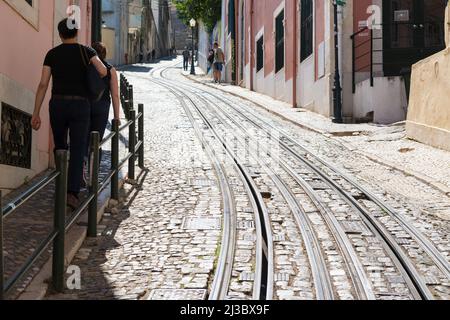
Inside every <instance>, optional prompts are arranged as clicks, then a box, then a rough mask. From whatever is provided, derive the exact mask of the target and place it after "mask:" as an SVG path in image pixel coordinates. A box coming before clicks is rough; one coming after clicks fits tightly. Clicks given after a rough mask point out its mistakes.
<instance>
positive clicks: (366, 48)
mask: <svg viewBox="0 0 450 320" xmlns="http://www.w3.org/2000/svg"><path fill="white" fill-rule="evenodd" d="M366 31H368V32H369V34H368V39H366V40H364V41H361V42H359V43H357V40H356V39H357V37H358V36H361V35H362V33H363V32H366ZM350 38H351V39H352V90H353V93H355V92H356V73H358V72H363V71H364V70H367V69H368V71H366V72H368V73H369V76H368V78H369V79H370V86H371V87H373V85H374V72H373V70H374V66H375V65H382V63H376V62H374V53H375V52H382V51H383V50H375V49H374V40H382V39H383V38H382V37H380V38H374V35H373V29H369V28H368V27H365V28H362V29H361V30H359V31H358V32H355V33H354V34H352V35H351V36H350ZM365 57H368V60H369V61H368V63H367V64H363V65H361V64H359V63H358V61H360V60H362V59H363V58H365ZM366 79H367V78H366ZM364 80H365V79H364Z"/></svg>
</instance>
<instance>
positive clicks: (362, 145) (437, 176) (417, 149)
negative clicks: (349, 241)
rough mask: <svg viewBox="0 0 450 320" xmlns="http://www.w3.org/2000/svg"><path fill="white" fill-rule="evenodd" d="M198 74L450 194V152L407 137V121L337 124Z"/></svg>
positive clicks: (203, 80) (204, 81)
mask: <svg viewBox="0 0 450 320" xmlns="http://www.w3.org/2000/svg"><path fill="white" fill-rule="evenodd" d="M196 73H197V75H196V76H192V75H190V74H189V72H183V75H184V76H186V77H187V78H189V79H191V80H193V81H196V82H197V83H201V84H204V85H207V86H210V87H212V88H215V89H218V90H221V91H223V92H226V93H229V94H231V95H233V96H235V97H239V98H242V99H244V100H247V101H249V102H252V103H253V104H254V105H255V106H257V107H260V108H262V109H264V110H266V111H268V112H270V113H272V114H274V115H276V116H278V117H281V118H282V119H284V120H286V121H289V122H290V123H293V124H294V125H297V126H299V127H301V128H303V129H307V130H310V131H313V132H316V133H318V134H321V135H324V136H326V137H328V138H330V139H332V140H333V141H336V142H337V143H339V144H341V145H343V146H344V147H345V148H347V149H348V150H350V151H352V152H354V153H357V154H360V155H363V156H365V157H366V158H369V159H370V160H372V161H374V162H377V163H379V164H382V165H384V166H387V167H390V168H392V169H395V170H398V171H400V172H403V173H404V174H406V175H410V176H414V177H416V178H417V179H419V180H420V181H422V182H425V183H427V184H429V185H431V186H433V187H434V188H436V189H438V190H440V191H442V192H444V193H446V194H447V195H449V196H450V152H447V151H443V150H440V149H436V148H433V147H430V146H427V145H424V144H421V143H418V142H416V141H413V140H410V139H408V138H407V137H406V131H405V124H404V123H397V124H394V125H390V126H385V125H377V124H370V123H367V124H336V123H333V122H332V121H331V119H329V118H326V117H324V116H322V115H319V114H317V113H314V112H311V111H309V110H306V109H303V108H292V106H291V105H290V104H288V103H285V102H282V101H278V100H275V99H273V98H271V97H269V96H266V95H263V94H261V93H257V92H253V91H250V90H248V89H246V88H242V87H239V86H233V85H230V84H220V85H218V84H214V83H213V82H212V79H211V78H210V77H209V76H206V75H205V73H204V72H203V71H202V70H201V69H200V68H198V67H197V68H196Z"/></svg>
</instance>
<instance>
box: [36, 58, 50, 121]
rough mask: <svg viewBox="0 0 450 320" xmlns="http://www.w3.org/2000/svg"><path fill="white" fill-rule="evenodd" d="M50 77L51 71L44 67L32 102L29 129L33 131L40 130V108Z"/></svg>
mask: <svg viewBox="0 0 450 320" xmlns="http://www.w3.org/2000/svg"><path fill="white" fill-rule="evenodd" d="M51 77H52V69H51V68H50V67H49V66H44V67H43V68H42V75H41V81H40V82H39V86H38V88H37V91H36V99H35V102H34V112H33V117H32V118H31V127H32V128H33V129H34V130H39V129H40V128H41V117H40V115H39V114H40V113H41V108H42V103H43V102H44V98H45V94H46V93H47V89H48V85H49V83H50V78H51Z"/></svg>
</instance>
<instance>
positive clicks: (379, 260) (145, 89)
mask: <svg viewBox="0 0 450 320" xmlns="http://www.w3.org/2000/svg"><path fill="white" fill-rule="evenodd" d="M176 62H177V61H163V62H161V63H160V64H158V65H139V66H134V67H130V68H128V69H126V70H125V72H126V76H127V77H128V79H129V80H130V82H131V83H132V84H133V85H134V94H135V102H136V103H144V104H145V106H146V109H145V121H146V136H145V148H146V150H145V151H146V153H145V154H146V161H145V165H146V168H147V171H145V172H143V173H142V175H141V177H140V179H138V181H137V183H136V184H128V185H126V186H125V189H124V190H123V191H122V195H121V197H122V201H121V203H120V204H119V205H118V206H115V205H112V206H111V207H110V209H109V212H108V213H107V214H106V215H105V217H104V219H103V220H102V222H101V227H100V228H99V237H98V238H97V239H88V240H87V241H86V242H85V243H84V245H83V247H82V249H81V250H80V251H79V253H78V254H77V256H76V257H75V260H74V261H73V262H72V265H76V266H79V267H80V269H81V290H66V292H64V293H63V294H52V293H50V294H49V295H48V297H47V298H48V299H183V298H187V299H205V298H207V297H208V293H209V292H208V291H209V290H208V289H209V288H210V286H211V283H212V281H213V279H214V276H215V269H216V267H217V258H218V255H219V253H220V249H221V245H223V243H221V241H222V240H221V239H222V231H221V229H222V227H223V222H222V223H221V221H224V220H223V219H224V214H223V198H222V196H223V190H221V187H220V181H219V180H218V178H217V172H215V170H214V168H213V165H212V164H211V161H210V159H209V158H208V157H207V155H206V152H205V147H206V146H205V145H202V143H201V142H200V140H199V139H198V136H196V132H197V133H198V131H196V130H195V128H197V127H198V128H200V130H201V132H203V134H204V137H205V141H206V142H205V143H207V144H208V146H209V145H210V146H212V149H213V150H214V152H215V155H216V156H219V155H222V154H223V153H224V151H223V150H221V142H220V141H219V138H223V137H227V136H228V135H230V134H231V135H232V138H231V139H233V140H234V142H233V146H234V147H233V152H235V153H236V154H237V153H240V152H242V151H244V152H246V151H248V150H246V149H245V148H244V145H245V143H246V141H247V140H246V139H247V138H248V139H250V140H253V139H257V135H256V133H255V134H253V133H250V134H249V136H244V135H243V134H241V133H240V132H241V129H245V128H242V124H243V123H244V126H247V125H248V126H249V125H250V124H249V122H248V121H244V120H242V119H241V118H239V117H242V115H247V116H249V117H252V118H254V119H257V120H258V121H263V120H264V121H266V122H267V123H269V124H270V125H272V126H273V127H275V128H277V129H278V128H279V129H281V130H283V131H284V132H286V133H287V134H286V135H287V136H288V137H289V138H291V139H292V140H294V141H300V142H301V144H302V145H304V146H306V147H307V148H309V149H310V150H312V151H313V152H314V154H316V155H318V156H320V157H321V158H323V159H324V160H326V161H328V162H330V163H332V164H333V165H335V166H336V167H337V168H338V169H340V170H342V171H344V172H345V173H347V174H349V175H351V177H352V178H353V179H354V180H356V181H357V182H358V183H359V184H361V185H362V186H364V187H365V188H368V189H369V190H370V191H371V192H373V193H374V194H376V196H377V197H379V198H380V199H381V200H382V201H383V202H384V203H386V204H388V205H389V206H392V207H393V208H395V209H396V211H397V212H398V213H399V214H400V215H401V217H404V218H406V219H407V221H409V222H410V223H411V224H412V225H413V226H414V227H415V228H416V229H417V230H419V231H420V232H421V234H423V235H424V236H425V237H426V238H427V239H429V240H430V241H431V243H432V244H433V245H434V246H435V247H436V248H437V249H438V250H439V253H440V254H441V255H442V256H443V257H444V259H445V260H446V263H447V264H448V261H449V260H450V256H449V252H450V247H449V243H450V239H449V234H450V233H449V231H450V225H449V218H448V210H450V200H449V198H448V195H446V194H444V193H443V192H441V191H439V190H437V189H436V188H434V187H432V186H430V185H428V184H426V183H424V182H423V181H421V180H419V179H416V178H414V177H412V176H408V175H406V174H404V173H402V172H400V171H398V170H393V169H392V168H390V167H386V166H384V165H382V164H379V163H376V162H374V161H371V160H369V159H368V158H367V157H364V156H362V155H361V154H358V153H355V152H352V151H350V150H349V149H348V148H345V147H344V146H343V145H342V143H341V142H339V141H336V140H335V139H330V137H327V136H325V135H323V134H319V133H317V132H312V131H310V130H304V129H301V128H299V127H298V126H295V125H293V124H292V123H291V122H287V121H284V120H282V119H280V118H278V117H276V116H274V115H273V114H271V113H269V112H266V111H262V110H261V109H260V108H258V107H256V106H255V105H254V104H253V103H252V102H250V101H246V100H242V99H240V98H237V97H236V96H232V95H229V94H225V93H223V92H222V91H220V90H217V89H212V88H208V87H205V86H204V85H201V84H198V83H194V82H191V81H189V80H187V79H186V78H185V77H184V76H183V75H182V74H181V72H180V69H179V68H178V67H174V66H175V63H176ZM163 67H167V68H169V69H167V70H165V71H163V72H161V70H162V69H160V71H159V76H160V77H166V78H167V80H164V81H166V83H169V84H171V86H172V89H171V88H170V86H169V88H167V87H164V86H162V85H161V83H162V81H163V79H162V78H161V82H158V81H156V82H155V81H152V79H153V78H152V76H155V74H157V73H158V72H157V69H158V68H163ZM164 72H166V73H165V75H164ZM153 73H155V74H153ZM158 83H159V84H158ZM205 91H207V92H205ZM175 94H177V95H179V97H178V98H180V96H181V95H184V97H183V98H182V99H176V95H175ZM214 95H216V98H217V99H215V98H214ZM181 100H184V101H187V102H189V101H190V102H189V103H190V104H189V105H182V104H181V103H180V101H181ZM194 105H197V106H201V107H199V109H195V108H194V107H193V106H194ZM233 106H234V107H233ZM235 106H239V108H240V111H239V112H240V113H241V114H240V115H239V114H238V112H237V111H236V109H235ZM200 108H201V109H202V112H200ZM187 110H190V111H189V112H191V113H192V114H193V119H191V118H189V117H188V114H187ZM202 113H203V115H204V116H205V117H207V118H208V119H209V121H210V123H209V124H207V123H206V122H205V121H204V120H202V117H201V114H202ZM227 115H230V117H229V118H227ZM233 119H234V120H233ZM236 119H239V120H238V121H236ZM261 123H262V122H261ZM208 125H210V126H213V127H215V128H216V130H217V134H218V135H217V136H214V135H212V134H211V130H209V129H208ZM285 138H286V137H285ZM282 140H283V139H282ZM285 140H286V139H285ZM227 141H231V140H227ZM270 141H271V140H270V139H269V140H267V139H266V140H261V145H258V146H257V147H255V148H258V150H259V151H260V153H259V155H260V157H258V158H257V159H253V161H252V162H251V164H250V163H247V162H246V161H247V160H248V159H246V160H242V159H241V158H239V157H237V158H236V159H238V160H239V161H240V160H242V163H243V164H244V165H245V168H246V169H242V170H248V171H249V172H251V174H252V178H253V180H254V183H255V184H256V187H257V189H258V191H259V192H260V193H261V195H263V196H264V200H263V202H262V203H260V206H263V207H264V208H265V209H266V210H267V213H268V216H269V221H268V225H267V226H268V229H267V230H266V233H270V234H271V235H272V236H273V261H272V263H273V273H274V274H273V275H272V277H273V284H274V287H273V298H274V299H282V300H283V299H315V298H318V297H319V296H321V295H322V293H321V292H320V291H319V290H318V288H317V284H318V283H319V280H318V278H320V277H324V278H325V279H328V281H329V284H328V285H329V289H330V291H331V292H330V294H331V295H332V296H333V297H334V298H336V299H357V298H358V297H361V296H364V297H366V298H367V297H372V298H376V299H412V298H414V292H412V291H411V289H410V288H409V287H408V285H407V283H406V282H405V279H404V277H403V274H402V272H401V267H400V266H399V264H398V262H397V260H396V259H397V258H395V257H393V256H392V254H391V253H390V251H389V248H386V245H385V243H384V242H383V241H381V240H380V239H379V237H378V236H377V232H378V231H376V230H374V229H373V228H370V227H367V226H366V218H364V217H362V216H361V215H360V214H357V212H356V211H355V210H354V206H352V205H351V204H349V202H348V201H346V200H345V199H344V198H343V197H342V196H340V195H339V194H337V193H336V191H335V190H333V189H332V188H330V187H328V186H326V185H325V184H324V183H323V181H322V180H320V178H319V177H318V176H317V174H316V173H314V172H312V171H311V170H310V169H309V168H308V167H307V166H306V165H304V164H302V163H300V162H299V161H298V160H297V159H295V158H294V157H293V156H292V155H291V154H289V153H288V152H286V151H281V153H280V156H281V159H282V161H281V163H282V164H283V165H282V166H279V167H275V166H274V167H270V166H267V165H265V163H264V161H263V160H264V158H265V157H268V155H269V151H268V148H270V147H272V146H271V142H270ZM230 145H231V142H230ZM271 150H273V149H271ZM296 150H297V149H296ZM299 152H304V151H299ZM433 154H434V153H433ZM444 156H447V155H444ZM252 157H255V156H254V155H253V156H252ZM270 157H272V155H270ZM310 160H311V161H316V160H314V159H312V158H311V159H310ZM283 166H285V167H288V168H292V170H293V171H295V174H292V173H289V171H288V170H286V169H285V167H283ZM224 170H225V172H226V174H227V175H228V176H229V177H230V181H231V183H230V184H231V191H232V194H233V195H234V197H235V198H234V200H235V202H236V204H237V218H236V219H237V220H236V221H238V222H239V224H238V225H237V226H236V227H237V228H238V232H237V239H236V250H235V252H234V254H235V256H234V260H233V261H234V263H233V265H232V270H233V272H232V274H231V282H230V287H229V291H228V298H231V299H250V298H252V294H251V293H252V286H253V285H254V279H252V277H254V276H255V273H254V272H255V268H256V267H255V263H257V261H255V255H256V249H255V248H256V247H255V241H254V239H255V224H256V223H257V220H256V219H255V217H256V215H252V214H251V211H252V206H251V203H250V201H249V199H250V198H251V194H250V193H249V192H245V187H244V183H243V181H244V180H243V179H242V177H239V174H238V172H237V171H234V170H235V169H233V167H232V166H227V165H224ZM323 170H324V171H326V172H327V174H328V175H336V174H334V173H331V172H329V171H330V170H329V168H326V167H324V168H323ZM431 175H436V176H437V175H439V173H438V171H437V170H436V171H433V173H432V174H431ZM443 179H445V178H443ZM336 180H337V183H338V184H339V186H340V188H342V189H345V190H346V191H347V192H351V193H352V194H353V196H354V197H357V198H358V203H359V204H360V205H361V206H362V207H363V208H364V209H365V210H367V212H369V215H370V216H372V217H373V219H377V221H378V222H379V223H380V224H382V225H383V226H384V228H386V230H388V232H389V233H390V234H392V235H393V236H394V237H395V239H396V241H397V242H398V245H399V246H401V249H400V250H401V251H402V252H403V253H404V254H405V255H406V256H407V257H408V259H410V261H412V263H413V264H414V266H415V268H416V269H417V270H418V272H419V273H420V274H421V275H422V276H423V277H424V279H425V282H426V285H427V286H428V288H429V289H430V290H431V291H432V293H433V295H434V296H435V297H436V298H440V299H448V298H449V297H450V289H449V288H450V279H448V277H446V276H445V272H442V270H439V269H438V268H436V266H435V265H434V263H433V262H432V261H431V260H430V258H429V257H428V256H427V255H426V254H425V253H424V251H423V248H422V247H421V246H419V245H418V243H417V242H416V240H415V239H414V237H412V236H411V235H410V234H408V233H407V232H405V230H404V229H403V228H402V227H401V226H400V225H399V223H398V222H397V220H395V219H393V218H392V217H391V216H389V215H388V214H387V213H385V212H382V211H381V210H380V209H379V208H378V207H376V206H375V207H374V206H373V202H371V201H369V200H368V199H367V198H366V197H363V196H362V195H361V194H359V193H358V191H357V190H355V188H353V187H352V186H349V185H348V183H347V182H346V181H344V180H343V179H341V178H339V177H338V178H336ZM308 188H309V189H308ZM264 208H259V209H260V210H263V209H264ZM337 232H341V233H340V235H343V236H342V237H341V236H340V235H338V234H337ZM315 259H319V260H320V259H322V260H323V264H324V265H323V268H324V272H325V275H324V274H322V275H321V274H320V272H319V273H318V272H317V271H316V270H315V269H316V268H317V267H318V265H315V262H317V263H319V260H315ZM269 263H270V261H269ZM444 264H445V263H444ZM354 269H357V270H360V273H359V274H358V276H357V277H356V276H355V271H354ZM356 278H357V279H356ZM358 282H361V283H365V284H366V285H367V288H366V289H365V290H366V292H361V290H360V289H356V288H355V284H357V283H358Z"/></svg>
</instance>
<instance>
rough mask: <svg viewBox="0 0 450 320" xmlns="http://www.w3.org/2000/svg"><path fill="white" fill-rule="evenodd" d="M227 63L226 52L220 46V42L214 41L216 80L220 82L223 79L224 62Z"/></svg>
mask: <svg viewBox="0 0 450 320" xmlns="http://www.w3.org/2000/svg"><path fill="white" fill-rule="evenodd" d="M224 63H225V54H224V52H223V50H222V48H220V46H219V43H218V42H215V43H214V82H215V83H220V81H221V79H222V71H223V64H224Z"/></svg>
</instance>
